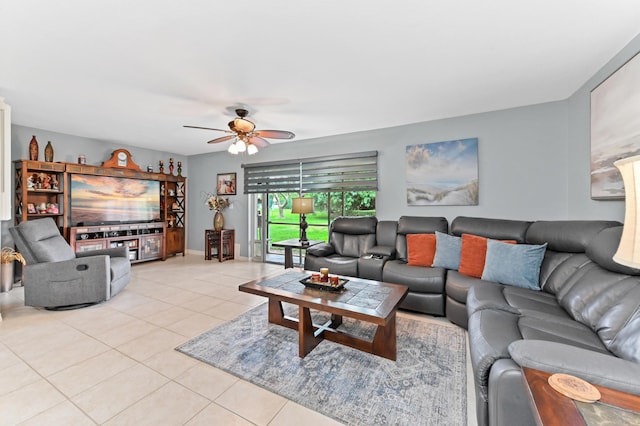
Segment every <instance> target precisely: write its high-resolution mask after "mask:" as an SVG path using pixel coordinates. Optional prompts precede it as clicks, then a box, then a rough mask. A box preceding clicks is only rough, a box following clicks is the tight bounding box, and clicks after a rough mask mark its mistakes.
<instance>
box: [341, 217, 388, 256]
mask: <svg viewBox="0 0 640 426" xmlns="http://www.w3.org/2000/svg"><path fill="white" fill-rule="evenodd" d="M377 224H378V219H377V218H376V217H374V216H362V217H347V216H342V217H338V218H336V219H335V220H334V221H333V222H332V223H331V228H330V230H329V243H330V244H331V245H332V246H333V247H334V249H335V251H336V253H337V254H339V255H340V256H348V257H360V256H362V255H364V254H365V253H367V251H368V250H369V249H370V248H371V247H373V246H375V245H376V226H377Z"/></svg>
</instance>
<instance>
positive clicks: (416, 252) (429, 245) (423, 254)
mask: <svg viewBox="0 0 640 426" xmlns="http://www.w3.org/2000/svg"><path fill="white" fill-rule="evenodd" d="M485 250H486V246H485ZM435 255H436V234H407V258H408V259H407V263H408V264H409V265H411V266H431V265H432V264H433V257H434V256H435ZM480 273H482V271H480Z"/></svg>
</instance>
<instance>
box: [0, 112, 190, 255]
mask: <svg viewBox="0 0 640 426" xmlns="http://www.w3.org/2000/svg"><path fill="white" fill-rule="evenodd" d="M34 135H35V137H36V139H37V140H38V147H39V157H38V159H39V160H40V161H44V148H45V146H46V145H47V142H48V141H51V145H52V146H53V150H54V156H53V161H59V162H65V163H75V162H77V160H78V155H79V154H84V155H85V156H86V158H87V164H90V165H94V166H100V165H101V164H102V162H103V161H106V160H108V159H109V158H111V153H112V152H113V151H115V150H116V149H120V148H124V149H126V150H128V151H129V152H130V153H131V158H132V159H133V161H134V162H135V163H136V164H138V165H139V166H140V168H141V169H142V170H146V169H147V165H148V164H151V165H152V166H153V168H154V171H156V172H157V171H158V160H163V161H164V163H165V173H168V166H169V158H171V157H173V159H174V160H175V161H176V162H177V161H182V174H183V175H184V176H188V173H189V167H188V159H187V157H185V156H184V155H178V154H173V153H169V152H160V151H153V150H148V149H143V148H136V147H132V146H127V145H121V144H114V143H109V142H104V141H100V140H96V139H89V138H83V137H80V136H73V135H66V134H62V133H55V132H49V131H47V130H41V129H34V128H30V127H24V126H18V125H15V124H14V125H12V126H11V159H12V160H24V159H28V158H29V142H30V141H31V137H32V136H34ZM174 173H175V172H174ZM14 197H15V194H14ZM13 210H14V209H13V206H12V211H13ZM11 225H13V221H9V220H7V221H2V222H0V227H1V229H0V235H1V239H0V241H2V244H3V245H11V244H13V241H12V240H11V235H10V234H9V231H8V228H9V226H11Z"/></svg>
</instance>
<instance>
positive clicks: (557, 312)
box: [467, 280, 569, 318]
mask: <svg viewBox="0 0 640 426" xmlns="http://www.w3.org/2000/svg"><path fill="white" fill-rule="evenodd" d="M476 282H477V285H474V286H473V287H472V288H471V289H470V290H469V293H468V296H467V314H468V315H469V316H471V315H472V314H473V313H474V312H476V311H480V310H483V309H496V310H501V311H505V312H511V313H513V314H516V315H521V314H523V313H524V312H525V311H537V312H540V313H541V314H542V315H552V316H555V317H561V318H568V317H569V316H568V314H567V312H566V311H565V310H564V309H563V308H562V307H561V306H560V305H559V304H558V301H557V300H556V298H555V296H554V295H552V294H549V293H545V292H541V291H531V290H527V289H523V288H520V287H512V286H505V285H502V284H497V283H493V282H489V281H482V280H476Z"/></svg>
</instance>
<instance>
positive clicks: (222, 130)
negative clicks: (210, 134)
mask: <svg viewBox="0 0 640 426" xmlns="http://www.w3.org/2000/svg"><path fill="white" fill-rule="evenodd" d="M182 127H188V128H190V129H204V130H216V131H218V132H225V133H233V132H232V131H230V130H224V129H214V128H213V127H200V126H182Z"/></svg>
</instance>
